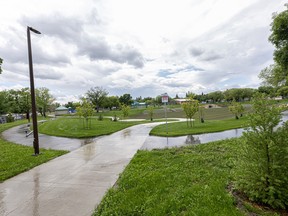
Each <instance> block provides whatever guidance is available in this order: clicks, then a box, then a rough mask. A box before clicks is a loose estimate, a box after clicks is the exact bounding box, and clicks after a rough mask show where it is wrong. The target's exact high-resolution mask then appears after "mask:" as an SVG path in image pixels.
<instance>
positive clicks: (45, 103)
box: [35, 87, 55, 117]
mask: <svg viewBox="0 0 288 216" xmlns="http://www.w3.org/2000/svg"><path fill="white" fill-rule="evenodd" d="M35 93H36V103H37V109H38V111H39V112H40V113H41V115H42V116H44V117H46V112H47V111H48V110H49V107H50V106H51V105H52V103H53V101H54V100H55V98H53V96H52V95H51V94H50V92H49V89H48V88H45V87H41V88H37V89H36V91H35Z"/></svg>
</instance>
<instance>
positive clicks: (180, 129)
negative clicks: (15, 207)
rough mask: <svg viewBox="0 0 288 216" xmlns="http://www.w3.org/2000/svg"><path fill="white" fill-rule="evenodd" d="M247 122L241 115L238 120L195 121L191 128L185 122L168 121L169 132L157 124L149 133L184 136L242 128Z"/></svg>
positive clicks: (163, 126)
mask: <svg viewBox="0 0 288 216" xmlns="http://www.w3.org/2000/svg"><path fill="white" fill-rule="evenodd" d="M246 122H247V118H246V117H243V118H241V119H239V120H238V121H235V120H234V119H233V118H231V119H224V120H205V123H200V122H199V121H195V125H194V127H193V128H191V127H187V124H186V122H173V123H169V124H168V127H169V134H168V135H167V134H166V132H165V131H166V130H165V127H166V126H165V125H164V124H162V125H158V126H156V127H154V128H153V129H152V130H151V132H150V135H154V136H165V137H166V136H171V137H173V136H184V135H192V134H203V133H211V132H220V131H224V130H230V129H235V128H244V127H245V125H246Z"/></svg>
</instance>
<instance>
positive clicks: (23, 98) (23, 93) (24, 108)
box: [19, 88, 31, 122]
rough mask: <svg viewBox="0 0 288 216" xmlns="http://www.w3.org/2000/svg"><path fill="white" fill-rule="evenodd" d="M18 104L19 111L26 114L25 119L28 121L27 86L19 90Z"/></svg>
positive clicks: (28, 90)
mask: <svg viewBox="0 0 288 216" xmlns="http://www.w3.org/2000/svg"><path fill="white" fill-rule="evenodd" d="M19 93H20V98H19V106H20V112H21V113H25V114H26V119H27V120H28V121H29V122H30V109H31V94H30V89H29V88H22V89H21V90H20V92H19Z"/></svg>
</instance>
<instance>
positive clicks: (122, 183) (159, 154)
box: [94, 139, 274, 216]
mask: <svg viewBox="0 0 288 216" xmlns="http://www.w3.org/2000/svg"><path fill="white" fill-rule="evenodd" d="M239 148H241V139H230V140H223V141H218V142H213V143H209V144H205V145H195V146H189V147H181V148H173V149H164V150H153V151H143V150H141V151H138V152H137V154H136V155H135V156H134V158H133V159H132V161H131V162H130V164H129V165H128V166H127V167H126V169H125V170H124V172H123V173H122V174H121V175H120V178H119V179H118V181H117V183H116V185H114V187H113V188H111V189H109V191H108V192H107V193H106V195H105V197H104V198H103V200H102V201H101V203H100V204H99V206H98V207H97V208H96V209H95V212H94V216H96V215H97V216H99V215H217V216H218V215H223V216H225V215H227V216H233V215H246V214H244V213H243V212H241V211H240V210H238V209H237V207H236V201H235V198H234V197H233V196H232V195H231V193H230V192H229V191H228V189H227V188H228V185H229V184H230V183H231V181H232V180H233V167H234V166H235V161H236V155H237V149H239ZM243 206H249V207H250V208H249V211H253V210H254V208H253V207H251V205H250V204H245V205H243ZM244 208H245V207H244ZM257 211H258V213H259V211H260V212H262V210H259V209H258V210H257ZM260 215H263V214H260ZM265 215H274V214H265Z"/></svg>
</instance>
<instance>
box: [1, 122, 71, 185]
mask: <svg viewBox="0 0 288 216" xmlns="http://www.w3.org/2000/svg"><path fill="white" fill-rule="evenodd" d="M25 123H27V120H21V121H16V122H12V123H6V124H0V133H2V132H3V131H4V130H7V129H9V128H11V127H14V126H17V125H21V124H25ZM0 149H1V151H0V182H3V181H4V180H6V179H8V178H11V177H13V176H15V175H17V174H19V173H22V172H25V171H27V170H29V169H32V168H33V167H35V166H38V165H40V164H42V163H45V162H47V161H49V160H51V159H53V158H56V157H58V156H60V155H63V154H65V153H67V151H56V150H45V149H40V152H41V153H42V154H41V155H39V156H37V157H36V156H32V154H33V153H34V149H33V148H32V147H29V146H22V145H18V144H15V143H12V142H8V141H6V140H4V139H2V137H1V138H0Z"/></svg>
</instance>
